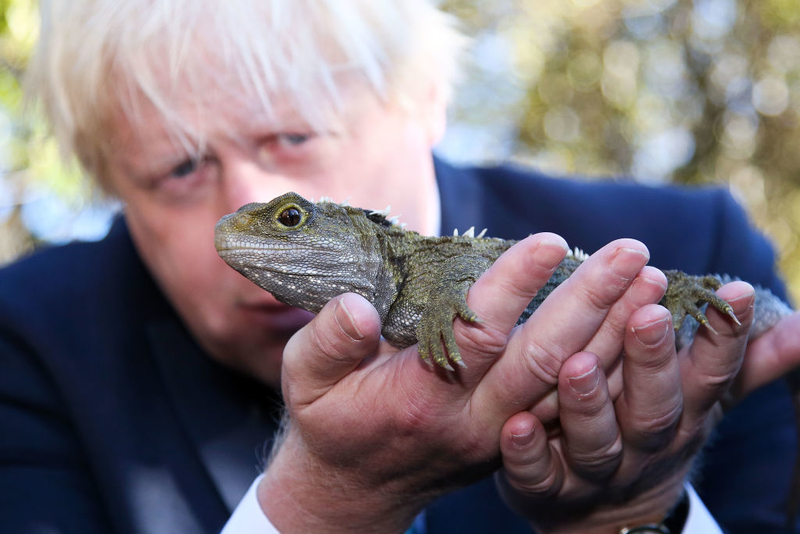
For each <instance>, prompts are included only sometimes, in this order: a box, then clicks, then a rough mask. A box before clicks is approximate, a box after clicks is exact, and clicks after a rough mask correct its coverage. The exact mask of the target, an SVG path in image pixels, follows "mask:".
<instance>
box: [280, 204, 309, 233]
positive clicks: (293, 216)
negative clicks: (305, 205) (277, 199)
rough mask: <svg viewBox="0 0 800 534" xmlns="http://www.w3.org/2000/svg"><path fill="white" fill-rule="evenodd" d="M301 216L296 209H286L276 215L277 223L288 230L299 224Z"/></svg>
mask: <svg viewBox="0 0 800 534" xmlns="http://www.w3.org/2000/svg"><path fill="white" fill-rule="evenodd" d="M302 218H303V216H302V215H301V214H300V210H299V209H297V208H286V209H285V210H283V211H282V212H281V214H280V215H278V222H279V223H281V224H282V225H284V226H287V227H289V228H292V227H295V226H297V225H298V224H300V221H301V220H302Z"/></svg>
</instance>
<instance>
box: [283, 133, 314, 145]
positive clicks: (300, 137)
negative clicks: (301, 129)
mask: <svg viewBox="0 0 800 534" xmlns="http://www.w3.org/2000/svg"><path fill="white" fill-rule="evenodd" d="M312 138H313V135H312V134H304V133H281V134H277V135H276V136H275V142H276V144H277V145H278V146H279V147H281V148H291V147H299V146H302V145H304V144H306V143H308V142H309V141H311V139H312Z"/></svg>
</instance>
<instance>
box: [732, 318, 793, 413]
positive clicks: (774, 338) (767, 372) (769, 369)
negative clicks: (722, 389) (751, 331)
mask: <svg viewBox="0 0 800 534" xmlns="http://www.w3.org/2000/svg"><path fill="white" fill-rule="evenodd" d="M798 366H800V312H796V313H794V314H792V315H789V316H787V317H784V318H783V319H782V320H781V321H780V322H778V323H777V324H776V325H775V326H773V327H772V328H771V329H770V330H767V331H766V332H765V333H764V334H762V335H761V336H759V337H758V338H756V339H754V340H751V341H749V342H748V344H747V351H746V352H745V357H744V362H743V363H742V369H741V371H740V372H739V375H738V376H737V378H736V383H735V389H734V391H733V394H734V397H735V399H736V400H739V399H742V398H744V397H746V396H747V395H748V394H749V393H751V392H752V391H754V390H756V389H758V388H760V387H761V386H763V385H765V384H767V383H769V382H772V381H773V380H775V379H776V378H778V377H780V376H783V375H784V374H786V373H788V372H789V371H790V370H792V369H794V368H796V367H798Z"/></svg>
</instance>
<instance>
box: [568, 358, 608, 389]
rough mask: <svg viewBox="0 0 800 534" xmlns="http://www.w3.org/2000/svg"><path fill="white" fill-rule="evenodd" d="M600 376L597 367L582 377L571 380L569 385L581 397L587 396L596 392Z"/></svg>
mask: <svg viewBox="0 0 800 534" xmlns="http://www.w3.org/2000/svg"><path fill="white" fill-rule="evenodd" d="M599 379H600V375H599V374H598V373H597V365H595V366H594V367H592V368H591V369H589V370H588V371H586V372H585V373H583V374H582V375H578V376H573V377H571V378H569V379H568V380H569V385H570V387H571V388H572V389H574V390H575V391H576V392H578V393H579V394H581V395H586V394H588V393H591V392H592V391H594V388H595V387H597V382H598V380H599Z"/></svg>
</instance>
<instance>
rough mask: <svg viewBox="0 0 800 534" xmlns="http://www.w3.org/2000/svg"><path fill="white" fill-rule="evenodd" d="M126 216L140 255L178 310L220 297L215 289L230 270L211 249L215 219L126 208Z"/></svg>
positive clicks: (202, 215)
mask: <svg viewBox="0 0 800 534" xmlns="http://www.w3.org/2000/svg"><path fill="white" fill-rule="evenodd" d="M127 217H128V221H129V225H130V229H131V234H132V236H133V239H134V242H135V243H136V246H137V248H138V250H139V253H140V254H141V256H142V258H143V259H144V261H145V263H146V264H147V265H148V267H149V268H150V270H151V272H153V274H154V275H155V276H156V278H157V279H158V280H159V283H160V285H161V286H162V288H163V289H164V290H165V291H166V292H167V294H168V295H169V297H170V298H171V300H172V301H173V302H174V303H175V304H176V305H177V306H178V307H179V308H185V307H186V306H187V304H188V303H192V305H195V306H197V305H201V306H203V305H204V303H205V302H206V301H209V300H213V299H214V298H216V297H218V296H219V295H220V293H221V292H220V291H216V290H215V286H218V285H219V284H220V283H224V281H225V280H227V279H228V278H230V276H228V274H229V273H228V272H227V271H231V272H233V271H232V270H231V269H230V268H228V267H227V266H226V265H225V263H224V262H223V261H222V260H221V259H220V258H219V256H218V255H217V252H216V250H215V248H214V223H215V222H216V218H215V217H213V216H211V215H210V214H208V215H206V214H204V213H185V212H182V211H180V210H172V211H171V212H164V213H159V212H157V211H155V212H154V211H153V210H150V211H148V212H146V213H143V212H140V211H138V210H135V209H129V210H128V213H127ZM233 274H236V273H235V272H233ZM200 288H202V289H200Z"/></svg>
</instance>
